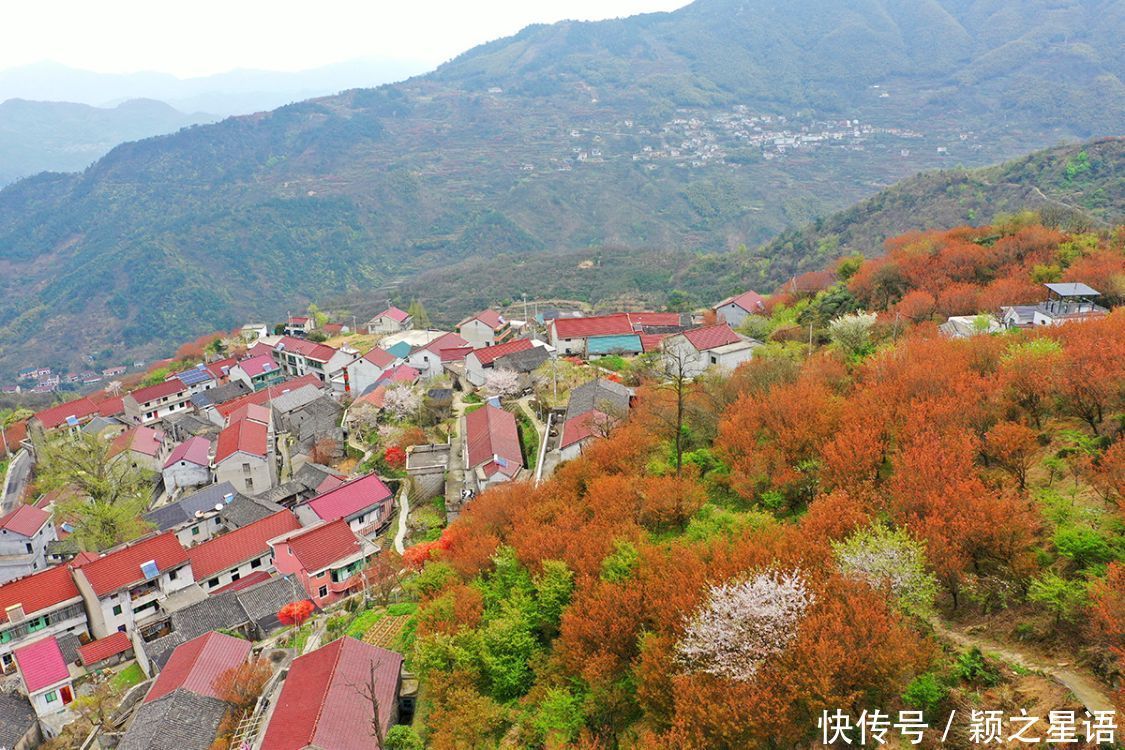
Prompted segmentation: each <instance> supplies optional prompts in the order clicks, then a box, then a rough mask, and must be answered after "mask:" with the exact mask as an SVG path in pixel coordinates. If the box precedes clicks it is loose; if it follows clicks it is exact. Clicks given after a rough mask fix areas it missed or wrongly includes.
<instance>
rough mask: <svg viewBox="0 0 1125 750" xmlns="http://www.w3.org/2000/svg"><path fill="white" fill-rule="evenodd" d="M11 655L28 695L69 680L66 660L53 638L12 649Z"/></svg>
mask: <svg viewBox="0 0 1125 750" xmlns="http://www.w3.org/2000/svg"><path fill="white" fill-rule="evenodd" d="M12 655H13V656H15V657H16V664H17V665H19V669H20V675H22V676H23V684H24V685H26V686H27V692H29V693H34V692H37V691H39V690H42V689H44V688H48V687H50V686H51V685H57V684H59V683H60V682H66V681H68V680H69V679H70V670H69V669H67V667H66V659H64V658H63V655H62V649H60V648H59V642H58V641H56V640H55V637H54V636H51V637H50V638H44V639H43V640H41V641H36V642H35V643H29V644H28V645H26V646H21V647H20V648H17V649H13V650H12Z"/></svg>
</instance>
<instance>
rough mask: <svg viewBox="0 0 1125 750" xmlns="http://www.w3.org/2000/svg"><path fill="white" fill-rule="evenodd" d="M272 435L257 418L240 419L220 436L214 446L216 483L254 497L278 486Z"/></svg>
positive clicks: (224, 429)
mask: <svg viewBox="0 0 1125 750" xmlns="http://www.w3.org/2000/svg"><path fill="white" fill-rule="evenodd" d="M273 442H274V441H273V434H272V432H271V430H270V428H269V426H268V425H265V424H262V423H261V422H259V421H258V420H256V419H249V418H244V419H239V420H238V421H236V422H232V423H231V424H229V425H228V426H227V427H225V428H223V431H222V432H220V433H219V439H218V441H217V442H216V444H215V481H216V482H230V483H231V484H232V485H234V487H235V489H237V490H238V491H239V492H245V493H246V494H248V495H256V494H258V493H260V492H265V491H266V490H268V489H270V488H271V487H273V486H274V485H275V484H277V461H276V460H275V457H274V447H273Z"/></svg>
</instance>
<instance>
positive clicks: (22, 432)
mask: <svg viewBox="0 0 1125 750" xmlns="http://www.w3.org/2000/svg"><path fill="white" fill-rule="evenodd" d="M25 437H27V420H26V419H21V420H20V421H19V422H16V423H15V424H11V425H8V427H7V429H5V430H4V439H3V440H0V456H3V455H4V447H5V446H7V447H8V449H9V450H11V451H12V452H13V453H14V452H15V451H16V450H17V449H18V448H19V444H20V443H21V442H23V439H24V438H25Z"/></svg>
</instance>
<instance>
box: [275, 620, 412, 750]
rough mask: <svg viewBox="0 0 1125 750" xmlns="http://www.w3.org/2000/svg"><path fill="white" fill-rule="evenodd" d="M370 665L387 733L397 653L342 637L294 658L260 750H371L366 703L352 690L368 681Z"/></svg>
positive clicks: (395, 690) (394, 698) (398, 667)
mask: <svg viewBox="0 0 1125 750" xmlns="http://www.w3.org/2000/svg"><path fill="white" fill-rule="evenodd" d="M372 666H374V667H375V697H376V698H377V703H378V705H379V721H380V722H381V723H382V726H383V730H384V731H386V730H387V729H388V728H389V727H390V724H391V717H392V711H393V709H394V706H395V702H396V701H397V700H398V689H399V680H400V675H401V672H402V655H401V654H397V653H395V652H394V651H387V650H386V649H382V648H379V647H377V646H372V645H369V644H367V643H361V642H360V641H357V640H355V639H353V638H346V637H345V638H340V639H338V640H335V641H333V642H332V643H329V644H328V645H327V646H322V647H320V648H318V649H317V650H316V651H313V652H311V653H308V654H305V655H304V656H300V657H298V658H296V659H294V660H293V664H292V665H291V666H290V668H289V677H288V678H287V679H286V680H285V684H284V686H282V688H281V694H280V695H279V696H278V698H277V706H276V708H274V711H273V715H272V717H271V718H270V723H269V726H267V727H266V732H265V737H264V738H263V740H262V745H261V750H303V748H309V747H317V748H325V750H371V748H373V747H374V746H375V745H374V741H373V740H372V739H371V701H370V700H369V699H368V698H367V697H366V696H365V695H364V694H363V693H362V692H361V691H360V690H358V689H356V686H357V685H366V684H367V683H368V682H369V681H370V679H371V667H372Z"/></svg>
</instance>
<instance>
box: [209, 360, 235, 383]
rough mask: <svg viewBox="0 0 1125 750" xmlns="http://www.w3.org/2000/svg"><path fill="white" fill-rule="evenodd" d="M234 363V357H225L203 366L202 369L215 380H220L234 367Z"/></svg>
mask: <svg viewBox="0 0 1125 750" xmlns="http://www.w3.org/2000/svg"><path fill="white" fill-rule="evenodd" d="M236 361H237V360H235V358H234V357H227V358H226V359H220V360H217V361H215V362H211V363H209V364H207V365H204V367H206V368H207V372H209V373H211V374H212V375H214V376H215V379H216V380H222V379H223V378H225V377H226V376H227V375H228V374H229V373H230V368H231V367H233V366H234V365H235V363H236Z"/></svg>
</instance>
